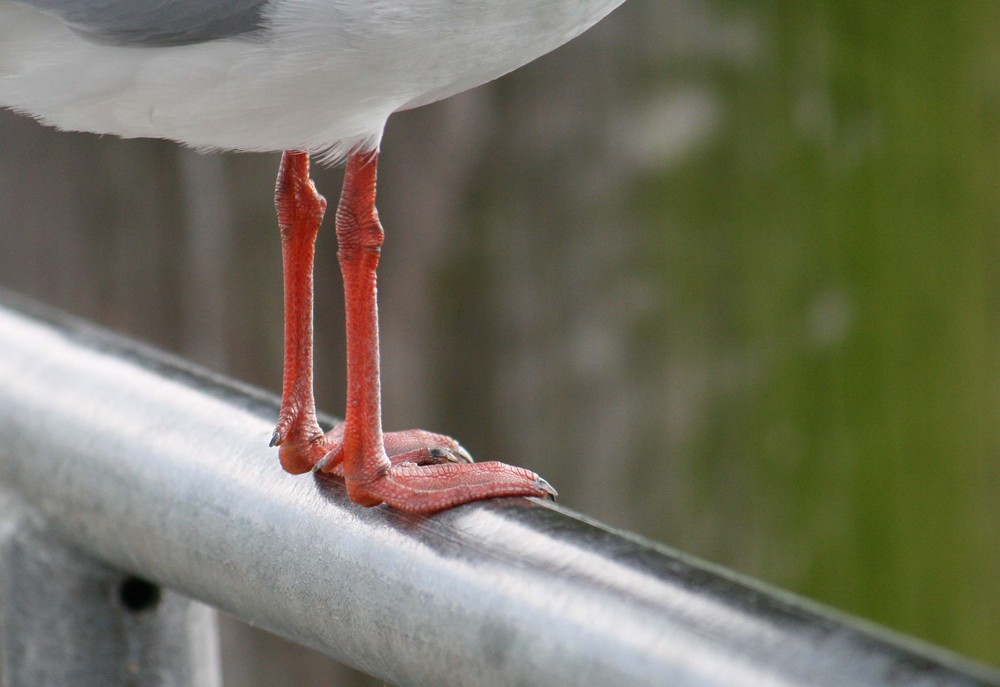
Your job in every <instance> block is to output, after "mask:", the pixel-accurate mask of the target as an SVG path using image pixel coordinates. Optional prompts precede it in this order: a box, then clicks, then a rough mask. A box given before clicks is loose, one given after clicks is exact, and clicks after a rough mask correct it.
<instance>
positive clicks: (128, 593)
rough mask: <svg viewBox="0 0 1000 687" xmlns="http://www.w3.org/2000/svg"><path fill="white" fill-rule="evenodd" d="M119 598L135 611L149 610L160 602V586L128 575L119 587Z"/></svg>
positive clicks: (126, 606) (124, 604) (129, 608)
mask: <svg viewBox="0 0 1000 687" xmlns="http://www.w3.org/2000/svg"><path fill="white" fill-rule="evenodd" d="M118 598H119V599H120V600H121V602H122V605H123V606H125V608H127V609H128V610H130V611H132V612H133V613H140V612H142V611H149V610H152V609H154V608H156V606H157V605H158V604H159V603H160V588H159V587H157V586H156V585H155V584H153V583H152V582H147V581H146V580H143V579H141V578H138V577H126V578H125V579H124V580H122V583H121V585H120V586H119V587H118Z"/></svg>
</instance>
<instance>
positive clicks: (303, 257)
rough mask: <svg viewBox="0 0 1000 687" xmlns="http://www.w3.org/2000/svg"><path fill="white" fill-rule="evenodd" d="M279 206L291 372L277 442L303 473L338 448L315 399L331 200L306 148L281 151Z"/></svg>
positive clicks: (283, 456) (287, 464)
mask: <svg viewBox="0 0 1000 687" xmlns="http://www.w3.org/2000/svg"><path fill="white" fill-rule="evenodd" d="M274 205H275V208H276V209H277V211H278V228H279V230H280V231H281V258H282V263H283V267H284V277H285V371H284V375H283V378H282V384H281V411H280V413H279V415H278V426H277V427H276V428H275V430H274V434H273V435H272V436H271V446H280V448H279V449H278V458H279V460H280V461H281V467H283V468H284V469H285V470H287V471H288V472H290V473H292V474H296V475H297V474H300V473H303V472H308V471H309V470H311V469H312V468H313V466H314V465H315V464H316V463H317V462H319V460H320V459H321V458H323V456H325V455H326V454H327V453H328V452H329V451H330V449H331V448H332V447H331V445H330V443H329V442H328V441H327V439H326V437H324V436H323V430H321V429H320V426H319V422H317V421H316V402H315V400H314V398H313V354H312V345H313V256H314V254H315V246H316V234H317V232H318V231H319V225H320V223H321V222H322V221H323V213H324V212H326V199H325V198H323V196H321V195H319V193H317V192H316V187H315V186H314V185H313V183H312V180H311V179H310V178H309V156H308V155H307V154H306V153H300V152H294V151H286V152H285V153H284V154H283V155H282V156H281V167H279V169H278V182H277V184H276V185H275V189H274Z"/></svg>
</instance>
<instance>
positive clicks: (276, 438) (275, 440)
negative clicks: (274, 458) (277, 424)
mask: <svg viewBox="0 0 1000 687" xmlns="http://www.w3.org/2000/svg"><path fill="white" fill-rule="evenodd" d="M280 443H281V434H279V433H278V430H274V433H273V434H272V435H271V443H269V444H268V446H270V447H271V448H274V447H275V446H277V445H278V444H280Z"/></svg>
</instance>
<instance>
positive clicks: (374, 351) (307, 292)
mask: <svg viewBox="0 0 1000 687" xmlns="http://www.w3.org/2000/svg"><path fill="white" fill-rule="evenodd" d="M377 162H378V155H377V153H375V152H372V153H355V154H353V155H352V156H351V157H350V159H349V160H348V163H347V170H346V172H345V175H344V189H343V192H342V194H341V197H340V204H339V205H338V207H337V222H336V230H337V244H338V248H339V250H338V254H337V255H338V258H339V260H340V268H341V271H342V272H343V277H344V300H345V307H346V312H347V412H346V414H345V419H344V422H343V424H341V425H339V426H337V427H335V428H334V429H333V430H331V431H330V432H328V433H327V434H325V435H324V434H323V432H322V430H321V429H320V427H319V423H318V422H317V421H316V409H315V401H314V400H313V388H312V292H313V283H312V267H313V255H314V244H315V240H316V233H317V231H318V230H319V225H320V222H321V221H322V219H323V212H324V210H325V209H326V201H325V200H324V199H323V198H322V196H320V195H319V194H318V193H317V192H316V189H315V187H314V186H313V184H312V181H310V179H309V157H308V155H306V154H305V153H298V152H286V153H285V154H284V156H283V157H282V160H281V169H280V170H279V172H278V183H277V187H276V190H275V206H276V207H277V210H278V223H279V227H280V229H281V240H282V256H283V262H284V269H285V373H284V378H283V384H282V401H281V412H280V415H279V420H278V426H277V428H276V429H275V430H274V435H273V436H272V438H271V445H272V446H279V447H280V448H279V452H278V456H279V459H280V461H281V465H282V467H283V468H284V469H285V470H287V471H288V472H291V473H293V474H298V473H302V472H307V471H309V470H311V469H313V468H317V469H319V470H321V471H323V472H329V473H332V474H335V475H339V476H342V477H344V480H345V482H346V484H347V493H348V495H349V496H350V498H351V500H353V501H355V502H357V503H360V504H362V505H365V506H374V505H377V504H379V503H387V504H389V505H390V506H392V507H394V508H397V509H399V510H403V511H408V512H413V513H430V512H434V511H439V510H443V509H446V508H451V507H453V506H457V505H460V504H463V503H468V502H470V501H477V500H480V499H486V498H492V497H497V496H541V497H549V498H551V497H554V496H555V493H556V492H555V490H554V489H553V488H552V487H551V486H549V484H548V483H547V482H546V481H545V480H543V479H541V478H540V477H539V476H538V475H536V474H535V473H533V472H531V471H529V470H525V469H523V468H518V467H513V466H511V465H506V464H504V463H496V462H489V463H473V462H472V459H471V458H470V457H469V454H468V453H466V451H465V450H464V449H463V448H462V447H461V445H459V443H458V442H456V441H455V440H454V439H452V438H450V437H446V436H443V435H440V434H433V433H431V432H425V431H423V430H409V431H406V432H393V433H390V434H384V435H383V433H382V408H381V396H380V391H379V352H378V312H377V304H376V279H375V269H376V267H377V266H378V260H379V255H380V252H381V247H382V239H383V231H382V225H381V224H380V223H379V220H378V213H377V212H376V210H375V176H376V174H375V172H376V166H377Z"/></svg>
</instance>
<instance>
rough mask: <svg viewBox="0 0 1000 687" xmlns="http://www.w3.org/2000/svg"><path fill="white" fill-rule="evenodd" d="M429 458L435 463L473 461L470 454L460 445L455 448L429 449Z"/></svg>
mask: <svg viewBox="0 0 1000 687" xmlns="http://www.w3.org/2000/svg"><path fill="white" fill-rule="evenodd" d="M429 453H430V456H431V458H433V459H434V461H435V462H437V463H473V462H475V461H473V460H472V456H470V455H469V453H468V452H467V451H466V450H465V449H464V448H462V447H461V446H459V447H457V448H455V449H447V448H432V449H429Z"/></svg>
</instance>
